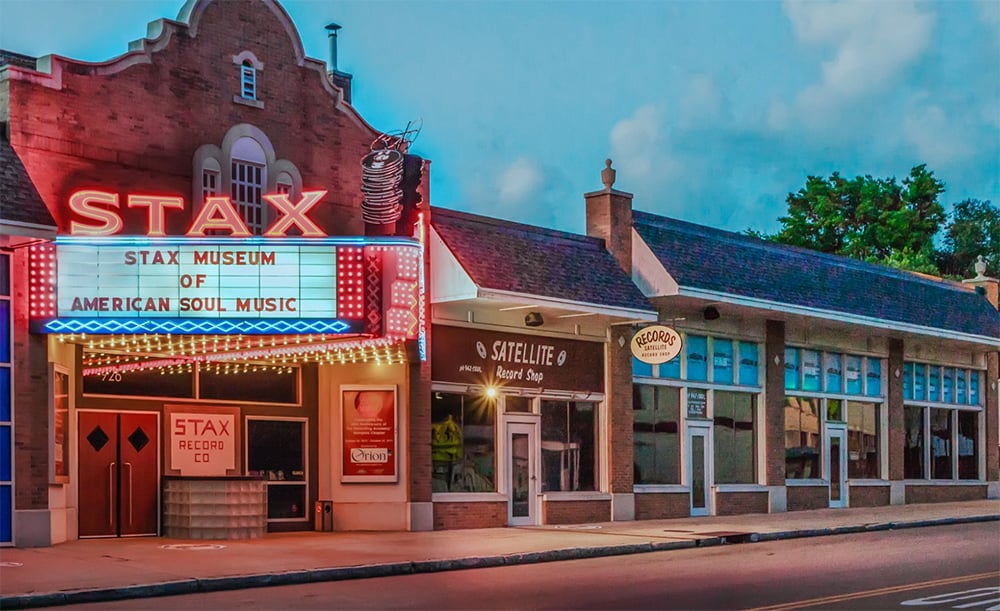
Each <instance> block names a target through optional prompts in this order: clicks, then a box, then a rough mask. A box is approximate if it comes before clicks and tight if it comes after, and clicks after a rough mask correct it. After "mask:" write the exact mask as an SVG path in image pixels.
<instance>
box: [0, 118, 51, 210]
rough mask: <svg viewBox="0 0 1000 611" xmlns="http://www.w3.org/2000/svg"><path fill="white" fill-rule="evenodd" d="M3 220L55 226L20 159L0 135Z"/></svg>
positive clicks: (0, 206) (0, 193)
mask: <svg viewBox="0 0 1000 611" xmlns="http://www.w3.org/2000/svg"><path fill="white" fill-rule="evenodd" d="M0 127H2V126H0ZM5 221H14V222H17V223H29V224H32V225H43V226H48V227H52V228H55V226H56V222H55V221H54V220H53V219H52V215H51V214H49V209H48V208H46V207H45V202H43V201H42V198H41V196H40V195H38V190H37V189H35V185H34V184H32V182H31V179H30V178H29V177H28V172H27V170H25V169H24V164H23V163H21V159H20V158H19V157H18V156H17V153H15V152H14V149H13V148H12V147H11V146H10V142H7V140H6V139H5V138H3V136H2V135H0V223H2V222H5Z"/></svg>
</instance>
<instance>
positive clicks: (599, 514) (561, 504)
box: [542, 501, 611, 524]
mask: <svg viewBox="0 0 1000 611" xmlns="http://www.w3.org/2000/svg"><path fill="white" fill-rule="evenodd" d="M610 521H611V501H545V502H544V503H542V523H543V524H584V523H587V522H610Z"/></svg>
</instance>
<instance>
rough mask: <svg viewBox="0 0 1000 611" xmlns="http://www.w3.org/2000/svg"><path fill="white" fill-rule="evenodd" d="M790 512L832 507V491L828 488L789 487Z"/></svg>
mask: <svg viewBox="0 0 1000 611" xmlns="http://www.w3.org/2000/svg"><path fill="white" fill-rule="evenodd" d="M787 490H788V511H802V510H804V509H822V508H824V507H829V506H830V489H829V488H827V487H826V486H789V487H788V488H787Z"/></svg>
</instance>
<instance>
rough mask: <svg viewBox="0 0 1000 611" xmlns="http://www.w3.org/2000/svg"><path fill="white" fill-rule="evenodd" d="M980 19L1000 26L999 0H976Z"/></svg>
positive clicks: (988, 23)
mask: <svg viewBox="0 0 1000 611" xmlns="http://www.w3.org/2000/svg"><path fill="white" fill-rule="evenodd" d="M976 9H977V12H978V13H979V19H980V20H982V22H983V23H985V24H987V25H992V26H1000V2H997V0H976Z"/></svg>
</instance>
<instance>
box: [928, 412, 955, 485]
mask: <svg viewBox="0 0 1000 611" xmlns="http://www.w3.org/2000/svg"><path fill="white" fill-rule="evenodd" d="M951 414H952V411H951V410H947V409H932V410H931V478H932V479H951V478H952V473H951V470H952V460H953V457H954V455H955V453H954V452H953V451H952V447H951Z"/></svg>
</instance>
